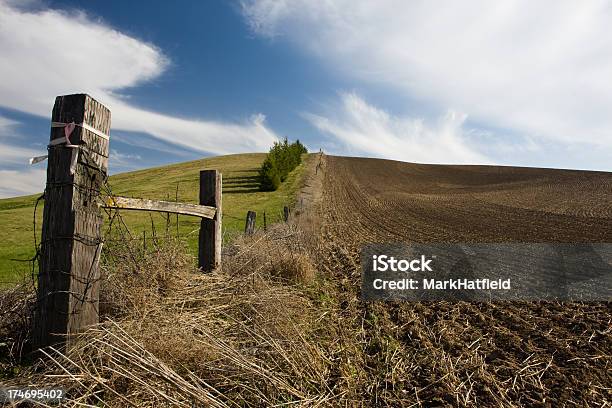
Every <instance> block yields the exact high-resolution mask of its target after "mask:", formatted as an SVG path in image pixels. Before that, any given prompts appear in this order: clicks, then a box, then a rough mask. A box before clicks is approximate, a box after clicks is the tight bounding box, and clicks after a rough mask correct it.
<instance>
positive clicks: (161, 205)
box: [101, 197, 217, 220]
mask: <svg viewBox="0 0 612 408" xmlns="http://www.w3.org/2000/svg"><path fill="white" fill-rule="evenodd" d="M101 207H102V208H117V209H122V210H140V211H159V212H168V213H173V214H182V215H191V216H194V217H200V218H208V219H211V220H212V219H213V218H215V214H216V213H217V209H216V208H215V207H210V206H206V205H198V204H187V203H177V202H174V201H158V200H147V199H142V198H128V197H108V198H107V200H106V202H105V203H104V204H102V205H101Z"/></svg>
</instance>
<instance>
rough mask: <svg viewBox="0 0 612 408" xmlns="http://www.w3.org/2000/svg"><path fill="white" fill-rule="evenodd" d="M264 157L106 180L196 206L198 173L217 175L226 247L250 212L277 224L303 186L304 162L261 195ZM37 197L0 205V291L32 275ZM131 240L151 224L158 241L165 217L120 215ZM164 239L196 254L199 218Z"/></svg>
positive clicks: (172, 228) (120, 188) (125, 192)
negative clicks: (220, 176) (207, 171)
mask: <svg viewBox="0 0 612 408" xmlns="http://www.w3.org/2000/svg"><path fill="white" fill-rule="evenodd" d="M265 157H266V155H265V153H249V154H234V155H227V156H218V157H210V158H205V159H201V160H194V161H190V162H185V163H178V164H172V165H168V166H162V167H156V168H151V169H146V170H139V171H134V172H129V173H121V174H117V175H114V176H111V177H110V186H111V188H112V191H113V194H115V195H119V196H126V197H137V198H149V199H156V200H170V201H174V200H175V199H177V198H178V201H180V202H187V203H196V204H197V203H198V191H199V172H200V170H205V169H217V170H219V171H221V173H222V174H223V204H222V205H223V234H224V240H225V241H226V242H227V241H229V240H231V238H232V237H233V236H235V235H236V234H239V233H241V232H242V231H243V229H244V220H245V216H246V213H247V211H248V210H253V211H256V212H257V226H258V227H261V226H262V225H263V212H264V211H265V212H266V218H267V220H268V223H272V222H277V221H279V219H280V217H281V213H282V209H283V206H285V205H291V204H293V203H294V201H295V199H296V195H297V192H298V191H299V188H300V186H301V185H302V183H303V175H304V168H305V166H306V163H307V161H308V160H309V159H308V158H305V160H303V162H302V164H301V165H300V166H299V167H298V168H296V169H295V170H294V171H292V172H291V174H290V175H289V177H288V179H287V180H286V181H285V182H284V183H283V184H282V186H281V187H280V188H279V189H278V190H277V191H271V192H261V191H259V184H258V178H257V171H258V169H259V167H260V166H261V164H262V162H263V160H264V158H265ZM39 196H40V194H36V195H31V196H24V197H15V198H7V199H2V200H0V225H1V226H2V228H0V286H6V285H10V284H12V283H14V282H17V281H19V280H20V279H22V278H23V277H24V276H28V275H29V274H30V266H29V263H28V262H19V261H15V259H29V258H32V257H33V256H34V253H35V251H34V235H35V234H34V204H35V202H36V199H37V198H38V197H39ZM43 205H44V202H43V201H41V204H39V205H38V208H37V211H36V229H37V231H36V239H37V240H38V241H40V228H41V224H42V214H43V211H42V210H43V208H42V207H43ZM121 213H122V215H123V218H124V220H125V222H126V224H127V225H128V227H129V228H130V231H131V233H132V236H133V237H142V235H143V231H145V230H146V231H147V234H151V231H152V226H151V224H152V222H153V224H154V225H155V229H156V232H157V234H158V235H160V236H161V235H164V234H166V228H167V225H168V222H167V217H166V214H163V213H154V212H143V211H127V210H125V211H122V212H121ZM169 218H170V224H169V228H168V233H169V234H172V235H174V236H176V235H177V233H178V235H179V237H180V238H181V239H182V240H185V241H186V242H187V244H188V245H189V247H190V248H191V249H192V250H193V253H194V256H195V255H196V253H197V240H198V229H199V225H200V220H199V218H195V217H188V216H179V218H178V227H177V217H176V215H170V217H169Z"/></svg>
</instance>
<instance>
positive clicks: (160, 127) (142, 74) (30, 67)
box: [0, 0, 277, 154]
mask: <svg viewBox="0 0 612 408" xmlns="http://www.w3.org/2000/svg"><path fill="white" fill-rule="evenodd" d="M65 44H70V46H65ZM0 54H1V55H2V60H3V63H2V64H0V77H1V78H3V80H2V81H0V105H1V106H5V107H8V108H11V109H16V110H20V111H24V112H28V113H32V114H35V115H40V116H43V117H48V116H49V114H50V111H51V105H52V102H53V98H54V97H55V96H56V95H63V94H68V93H77V92H86V93H89V94H91V95H92V96H94V97H96V98H97V99H98V100H100V102H102V103H104V104H106V105H108V106H109V108H110V109H111V111H112V115H113V117H112V122H113V129H122V130H128V131H135V132H145V133H148V134H150V135H152V136H154V137H157V138H160V139H163V140H165V141H167V142H169V143H172V144H177V145H181V146H185V147H188V148H190V149H193V150H196V151H199V152H208V153H218V154H224V153H236V152H245V151H254V150H256V151H261V150H265V149H267V148H268V146H269V145H270V144H271V143H272V141H273V140H276V139H277V136H276V134H275V133H274V132H273V131H272V130H270V129H269V128H268V127H267V126H266V124H265V116H264V115H262V114H255V115H253V116H252V117H251V118H245V120H244V121H242V122H238V123H227V122H223V121H211V120H204V119H200V118H185V117H176V116H172V115H167V114H164V113H160V112H154V111H151V110H147V109H142V108H140V107H137V106H134V105H133V104H131V103H130V102H129V98H127V97H126V93H125V92H129V88H131V87H134V86H138V85H141V84H143V83H145V82H147V81H151V80H154V79H155V78H158V77H159V76H160V75H161V74H162V73H163V72H164V71H165V70H166V69H168V67H169V66H170V65H171V63H170V61H169V59H168V58H167V57H166V56H165V55H164V53H163V52H162V51H161V50H160V49H158V48H157V47H156V46H154V45H153V44H148V43H146V42H143V41H141V40H139V39H136V38H134V37H131V36H129V35H126V34H124V33H122V32H119V31H117V30H115V29H113V28H111V27H109V26H108V25H105V24H104V23H102V22H100V21H98V20H95V19H92V18H91V17H89V16H87V15H86V14H84V13H82V12H66V11H62V10H54V9H45V8H43V9H32V8H29V9H24V8H18V7H16V6H14V5H12V4H11V3H8V2H6V1H3V0H0Z"/></svg>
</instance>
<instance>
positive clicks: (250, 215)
mask: <svg viewBox="0 0 612 408" xmlns="http://www.w3.org/2000/svg"><path fill="white" fill-rule="evenodd" d="M256 218H257V213H256V212H255V211H249V212H247V216H246V222H245V223H244V233H245V234H246V235H253V232H255V220H256Z"/></svg>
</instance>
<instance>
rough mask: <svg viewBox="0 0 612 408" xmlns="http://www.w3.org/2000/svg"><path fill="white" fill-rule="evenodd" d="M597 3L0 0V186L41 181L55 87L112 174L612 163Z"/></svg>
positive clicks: (3, 192)
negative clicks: (217, 167)
mask: <svg viewBox="0 0 612 408" xmlns="http://www.w3.org/2000/svg"><path fill="white" fill-rule="evenodd" d="M610 27H612V10H611V7H610V6H609V5H608V4H607V2H603V1H601V2H598V1H594V2H589V4H584V5H583V4H580V5H576V3H574V2H571V1H568V2H564V1H542V2H538V4H537V5H534V4H533V3H531V2H528V1H522V0H521V1H518V0H505V1H502V2H487V1H480V0H479V1H476V0H470V1H466V2H461V4H458V3H455V2H449V3H448V4H445V5H444V7H443V5H441V4H437V5H433V3H432V2H426V1H412V2H405V1H394V0H384V1H380V2H365V1H364V2H354V1H345V0H330V1H327V2H310V1H302V0H278V1H271V0H248V1H247V0H245V1H242V2H240V1H235V2H224V1H206V2H200V1H193V2H187V1H183V2H178V3H177V2H161V1H160V2H151V1H149V2H125V1H109V0H105V1H88V2H85V3H82V2H72V1H51V0H49V1H28V2H16V1H7V0H0V54H1V55H3V57H2V62H1V65H0V77H1V78H2V81H1V82H0V197H8V196H13V195H20V194H26V193H32V192H37V191H41V190H42V188H43V184H44V168H45V163H40V164H38V165H35V166H29V165H28V164H27V160H28V158H29V157H31V156H34V155H41V154H45V151H46V147H45V146H46V143H47V141H48V137H49V120H50V112H51V108H52V105H53V100H54V97H55V96H56V95H60V94H67V93H74V92H87V93H90V94H91V95H92V96H94V97H95V98H96V99H98V100H100V101H101V102H103V103H105V104H107V105H108V106H110V108H111V110H112V114H113V126H112V130H111V150H112V152H111V163H110V166H111V172H113V173H116V172H122V171H129V170H133V169H138V168H145V167H151V166H155V165H160V164H165V163H171V162H177V161H185V160H191V159H196V158H199V157H203V156H209V155H216V154H227V153H237V152H249V151H266V150H267V148H268V146H269V145H270V144H271V143H272V142H273V141H274V140H276V139H278V138H282V137H285V136H287V137H289V138H290V139H296V138H299V139H300V140H302V141H304V142H305V143H306V145H307V146H308V147H310V148H311V149H312V150H318V149H319V147H322V148H323V149H324V150H325V151H327V152H329V153H334V154H346V155H358V156H371V157H383V158H391V159H397V160H405V161H416V162H425V163H471V164H503V165H520V166H536V167H556V168H576V169H593V170H604V171H610V170H612V164H611V163H612V160H610V158H611V157H612V112H610V111H611V110H612V85H611V84H610V81H609V78H610V77H611V75H612V47H611V45H612V40H611V39H612V32H611V31H612V29H611V28H610Z"/></svg>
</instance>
